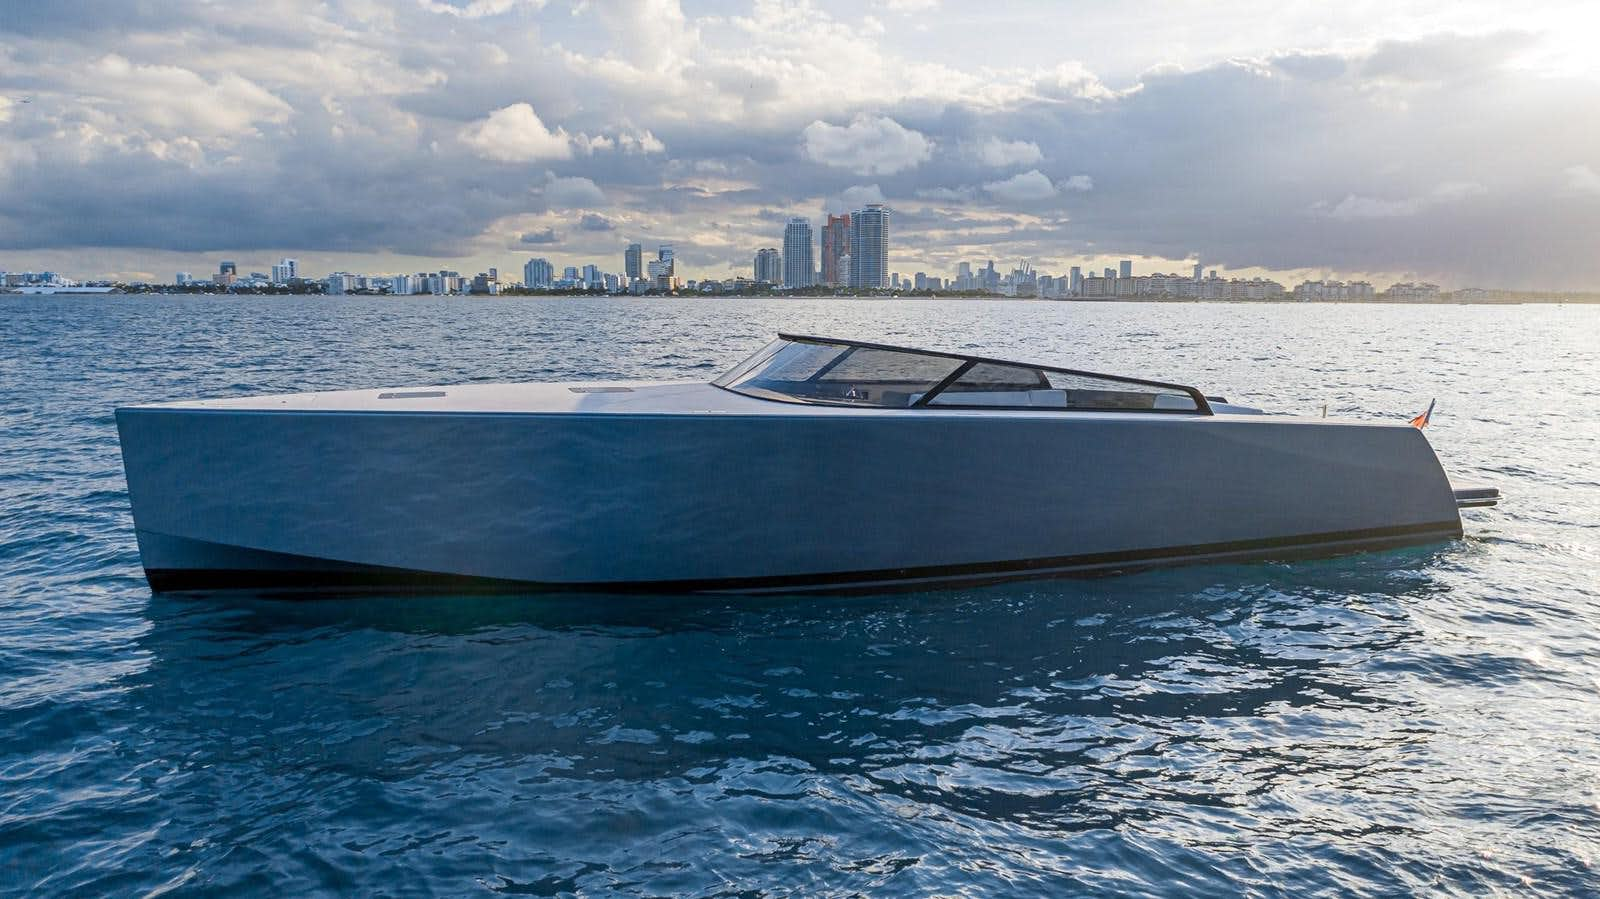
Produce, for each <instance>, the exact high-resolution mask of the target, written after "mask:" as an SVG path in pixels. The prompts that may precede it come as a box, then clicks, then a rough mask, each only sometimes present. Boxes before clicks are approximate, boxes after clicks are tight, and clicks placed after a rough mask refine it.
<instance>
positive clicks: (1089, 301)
mask: <svg viewBox="0 0 1600 899" xmlns="http://www.w3.org/2000/svg"><path fill="white" fill-rule="evenodd" d="M130 296H157V297H209V298H212V299H244V298H253V297H273V298H277V297H315V298H318V299H320V300H324V301H332V302H337V301H338V300H341V299H382V300H390V301H395V302H404V301H407V300H424V299H426V300H467V301H482V302H494V301H499V300H513V299H515V300H555V301H559V300H572V299H604V300H616V301H618V302H628V303H649V302H651V301H656V300H694V301H697V302H704V303H716V302H725V301H729V300H752V299H753V300H777V301H787V300H839V301H848V302H862V301H868V302H882V301H886V300H913V301H919V302H921V301H934V300H945V301H950V302H963V303H971V302H980V303H993V302H1005V303H1038V304H1041V305H1043V304H1060V303H1075V304H1076V303H1081V304H1084V305H1109V304H1113V303H1134V304H1144V305H1177V304H1202V303H1214V304H1221V305H1230V306H1232V305H1238V306H1566V305H1600V294H1575V295H1556V296H1552V295H1548V294H1543V295H1540V294H1536V295H1533V296H1529V297H1501V298H1476V297H1473V298H1464V299H1455V298H1453V297H1449V296H1440V297H1438V298H1435V299H1428V300H1388V299H1372V300H1296V299H1293V298H1287V297H1286V298H1282V299H1261V300H1248V299H1217V298H1207V299H1196V298H1192V297H1114V298H1113V297H1107V298H1104V299H1102V298H1099V297H1059V298H1057V297H1049V298H1040V297H1007V296H970V295H968V296H951V295H941V294H926V293H921V294H919V293H908V294H884V295H878V296H856V295H850V294H831V295H826V294H825V295H815V294H806V295H797V296H788V295H784V294H699V293H690V292H687V291H685V292H682V293H677V294H621V293H619V294H607V293H566V292H563V293H530V292H520V291H519V292H516V293H503V294H470V293H469V294H402V295H394V294H386V293H344V294H317V293H255V292H249V291H240V292H222V293H201V292H198V291H179V290H172V291H163V290H133V291H128V290H96V291H92V292H91V291H85V290H81V289H79V290H73V289H70V288H69V289H64V290H59V291H30V292H27V293H22V292H16V291H4V292H0V298H11V297H19V298H20V297H27V298H29V299H33V298H38V297H75V298H95V297H130Z"/></svg>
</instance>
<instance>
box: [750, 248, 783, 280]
mask: <svg viewBox="0 0 1600 899" xmlns="http://www.w3.org/2000/svg"><path fill="white" fill-rule="evenodd" d="M755 278H756V283H757V284H780V283H782V282H783V254H782V253H779V252H778V249H777V248H776V247H766V248H764V249H760V250H756V270H755Z"/></svg>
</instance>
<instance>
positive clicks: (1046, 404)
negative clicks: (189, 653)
mask: <svg viewBox="0 0 1600 899" xmlns="http://www.w3.org/2000/svg"><path fill="white" fill-rule="evenodd" d="M116 419H117V427H118V431H119V434H120V437H121V442H122V455H123V463H124V468H125V471H126V474H127V480H128V491H129V496H130V498H131V501H132V506H133V520H134V525H135V528H136V533H137V538H138V543H139V551H140V554H141V558H142V561H143V564H144V569H145V573H146V575H147V577H148V579H149V582H150V586H151V588H152V589H153V590H155V591H157V592H166V591H190V590H200V591H204V590H219V589H228V588H241V589H253V590H262V589H271V590H277V589H291V590H305V591H311V592H328V591H344V590H351V589H374V590H385V591H391V590H399V591H413V590H422V591H437V592H456V591H477V590H505V591H527V590H562V591H578V590H593V591H608V592H616V591H654V592H680V591H729V592H740V593H753V592H792V591H863V590H865V591H870V590H879V589H888V588H914V587H921V586H925V585H941V584H960V583H978V582H988V581H997V580H1007V579H1016V578H1037V577H1047V576H1057V575H1068V574H1090V573H1092V574H1100V573H1110V572H1120V571H1127V570H1133V569H1140V568H1147V567H1151V566H1161V565H1175V564H1184V563H1197V562H1216V561H1237V560H1250V559H1288V558H1304V557H1314V556H1329V555H1335V554H1340V553H1348V552H1354V551H1364V550H1377V549H1384V548H1389V547H1397V546H1405V545H1413V544H1428V543H1435V542H1440V541H1448V540H1452V539H1455V538H1457V537H1460V536H1461V533H1462V525H1461V518H1460V515H1459V512H1458V509H1459V508H1461V507H1464V506H1482V505H1492V504H1493V503H1494V502H1496V501H1497V500H1498V498H1499V494H1498V492H1497V491H1495V490H1494V489H1493V488H1487V487H1461V488H1458V487H1454V486H1452V484H1451V482H1450V480H1449V479H1448V478H1447V477H1446V475H1445V472H1444V470H1443V469H1442V468H1441V466H1440V464H1439V460H1438V458H1437V457H1436V456H1435V454H1434V451H1433V449H1432V447H1431V446H1430V445H1429V443H1428V440H1427V438H1426V437H1425V436H1424V433H1423V431H1422V430H1420V429H1419V428H1416V427H1412V426H1410V425H1407V424H1406V423H1404V422H1396V423H1386V422H1373V421H1340V420H1334V419H1327V418H1317V417H1296V416H1287V415H1273V414H1266V413H1264V412H1262V410H1259V409H1255V408H1251V407H1248V406H1244V405H1238V404H1234V403H1228V402H1225V401H1223V400H1222V399H1220V398H1217V397H1210V396H1206V395H1204V394H1203V393H1202V392H1201V391H1199V390H1197V389H1195V388H1193V387H1186V386H1182V385H1178V384H1169V383H1163V382H1159V381H1152V380H1146V379H1143V378H1132V377H1123V376H1117V375H1106V374H1096V373H1092V372H1084V371H1076V370H1072V369H1067V368H1059V367H1055V366H1050V365H1039V364H1032V363H1019V362H1010V361H1004V360H999V359H990V358H984V357H980V356H973V355H966V354H959V353H943V352H932V351H928V350H919V349H909V348H905V347H896V346H886V345H882V344H874V343H864V342H861V341H856V340H841V339H834V338H822V337H805V336H794V335H780V336H779V337H778V338H777V339H776V340H775V341H773V342H772V343H771V344H769V345H768V346H766V347H765V348H763V349H761V350H760V351H759V352H757V353H756V354H755V355H753V356H751V357H750V358H749V359H747V360H746V361H745V362H743V363H742V364H740V365H738V366H737V367H735V368H734V369H733V370H731V371H729V372H727V373H726V374H724V375H723V376H722V377H720V378H718V379H717V380H715V381H712V382H710V383H707V382H704V381H685V382H639V381H608V382H585V383H527V384H473V385H465V386H440V387H408V388H394V389H382V390H349V391H336V392H325V393H303V394H294V395H287V396H268V397H257V398H240V399H211V400H198V401H189V402H175V403H160V404H154V405H140V406H130V407H126V408H121V409H118V410H117V413H116Z"/></svg>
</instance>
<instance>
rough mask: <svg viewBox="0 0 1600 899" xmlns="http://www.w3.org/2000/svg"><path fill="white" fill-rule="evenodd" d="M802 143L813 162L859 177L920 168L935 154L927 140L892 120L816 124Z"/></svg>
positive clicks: (861, 118) (805, 133)
mask: <svg viewBox="0 0 1600 899" xmlns="http://www.w3.org/2000/svg"><path fill="white" fill-rule="evenodd" d="M800 142H801V150H802V151H803V152H804V154H805V157H806V158H807V159H809V160H811V161H812V162H820V163H822V164H823V165H829V166H834V167H836V168H842V169H848V170H850V171H852V172H854V173H856V174H858V175H892V174H894V173H895V172H899V171H904V170H905V169H909V168H912V167H914V166H916V165H918V164H919V163H921V162H923V161H925V160H926V159H927V158H928V157H929V156H930V155H932V152H933V144H932V143H931V142H929V140H928V139H927V137H925V136H923V135H922V134H921V133H920V132H917V131H912V130H911V129H909V128H906V127H904V126H902V125H901V124H900V123H899V122H896V121H895V120H894V119H891V118H889V117H888V116H876V117H874V116H857V117H856V118H855V120H854V121H852V122H851V123H850V124H849V125H846V126H843V127H840V126H838V125H830V124H828V123H827V122H823V121H815V122H812V123H811V124H809V125H807V126H806V128H805V131H803V132H802V133H801V137H800Z"/></svg>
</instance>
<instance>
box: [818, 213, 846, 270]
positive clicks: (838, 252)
mask: <svg viewBox="0 0 1600 899" xmlns="http://www.w3.org/2000/svg"><path fill="white" fill-rule="evenodd" d="M849 255H850V216H849V215H848V214H846V215H830V216H828V223H827V224H826V225H823V226H822V283H824V284H826V285H828V286H829V287H842V286H844V285H846V284H848V283H849V282H850V270H849V269H848V268H841V267H840V265H839V260H840V258H841V257H844V256H849Z"/></svg>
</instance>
